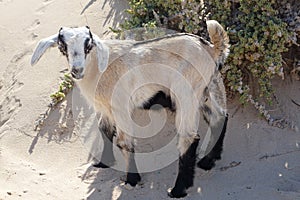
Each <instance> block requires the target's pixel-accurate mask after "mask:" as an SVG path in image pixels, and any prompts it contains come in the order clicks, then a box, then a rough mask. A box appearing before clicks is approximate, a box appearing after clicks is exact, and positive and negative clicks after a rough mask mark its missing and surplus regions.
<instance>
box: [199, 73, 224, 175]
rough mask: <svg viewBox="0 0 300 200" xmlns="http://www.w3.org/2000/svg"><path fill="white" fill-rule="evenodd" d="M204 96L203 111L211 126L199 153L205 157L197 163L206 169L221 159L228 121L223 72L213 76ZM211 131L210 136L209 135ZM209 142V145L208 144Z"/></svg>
mask: <svg viewBox="0 0 300 200" xmlns="http://www.w3.org/2000/svg"><path fill="white" fill-rule="evenodd" d="M202 98H203V105H202V106H201V112H202V114H203V116H204V119H205V121H206V122H207V123H208V125H209V127H208V132H207V135H206V136H205V138H204V140H203V143H202V145H201V148H200V153H199V157H200V156H204V157H203V158H202V159H201V160H200V161H199V162H198V163H197V166H198V167H199V168H201V169H204V170H210V169H212V168H213V167H214V166H215V162H216V160H220V159H221V153H222V150H223V141H224V137H225V132H226V127H227V121H228V115H227V113H226V93H225V87H224V84H223V80H222V77H221V74H217V75H216V76H214V77H213V79H212V80H211V82H210V83H209V85H208V87H207V88H206V89H205V90H204V93H203V95H202ZM209 133H210V137H208V136H209V135H208V134H209ZM207 139H208V141H207ZM203 144H204V145H203ZM207 144H208V146H206V145H207ZM203 147H205V148H203Z"/></svg>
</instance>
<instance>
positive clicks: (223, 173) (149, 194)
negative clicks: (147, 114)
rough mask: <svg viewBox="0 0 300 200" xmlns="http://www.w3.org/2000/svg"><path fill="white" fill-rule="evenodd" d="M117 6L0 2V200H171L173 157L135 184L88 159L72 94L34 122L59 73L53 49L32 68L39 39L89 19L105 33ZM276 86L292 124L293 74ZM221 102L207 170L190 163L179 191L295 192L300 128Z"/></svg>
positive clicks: (299, 182) (298, 86)
mask: <svg viewBox="0 0 300 200" xmlns="http://www.w3.org/2000/svg"><path fill="white" fill-rule="evenodd" d="M125 7H126V1H125V0H124V1H123V0H122V1H113V0H106V1H103V0H98V1H95V0H92V1H88V0H86V1H83V0H79V1H76V2H74V1H66V0H61V1H58V0H43V1H38V0H26V1H20V0H19V1H17V0H1V1H0V12H1V18H0V32H1V34H0V35H1V39H0V59H1V63H2V64H1V67H0V77H1V78H0V199H1V200H4V199H5V200H6V199H8V200H9V199H43V200H45V199H49V200H50V199H66V200H69V199H70V200H71V199H72V200H75V199H90V200H94V199H101V200H102V199H103V200H106V199H108V200H110V199H169V198H168V197H167V193H166V191H167V189H168V188H170V187H172V186H173V184H174V181H175V177H176V173H177V162H174V163H172V164H170V165H169V166H167V167H165V168H163V169H160V170H157V171H154V172H149V173H144V174H142V179H143V181H142V184H140V185H139V186H137V187H136V188H133V189H131V190H128V189H127V188H126V187H124V185H123V184H122V181H121V180H120V177H121V176H122V175H123V174H124V173H123V172H119V171H116V170H113V169H96V168H93V167H91V158H90V156H89V151H88V149H87V148H85V146H84V145H83V144H82V140H81V138H80V136H79V135H77V134H76V132H74V127H75V125H74V119H73V118H72V98H71V95H68V97H67V100H66V101H64V102H63V103H62V104H61V105H59V106H58V107H57V108H56V109H54V110H53V111H52V112H51V114H50V115H49V117H48V118H47V119H46V120H45V123H44V125H43V126H42V127H41V129H40V130H39V131H34V130H33V129H34V122H35V120H36V119H37V118H38V117H39V116H40V114H41V113H43V112H45V110H47V105H48V104H49V102H50V97H49V95H50V94H51V93H53V92H55V91H56V90H57V87H58V83H59V81H60V77H62V76H63V73H64V72H65V71H67V62H66V60H65V58H64V57H63V56H61V55H60V53H58V51H57V49H51V50H49V52H47V56H45V57H43V58H42V59H41V60H40V62H39V64H38V65H36V66H34V67H32V66H30V64H29V63H30V58H31V55H32V52H33V49H34V47H35V46H36V44H37V42H38V41H39V40H40V39H42V38H44V37H47V36H49V35H52V34H55V33H57V31H58V29H59V28H60V27H61V26H82V25H89V26H90V27H91V29H92V30H93V32H95V33H97V34H98V35H99V36H100V37H102V38H109V37H110V35H111V33H110V32H109V27H117V25H118V23H119V22H120V21H121V20H122V19H124V17H125V14H124V12H123V9H124V8H125ZM276 88H277V94H278V97H279V102H278V105H276V106H275V108H274V113H276V114H277V113H280V115H278V116H279V117H286V118H288V119H289V120H291V121H294V122H295V124H296V125H297V126H298V127H300V107H299V106H297V105H296V104H294V103H293V102H292V101H291V99H292V100H294V101H295V102H300V82H299V81H292V80H286V81H285V82H279V81H278V82H276ZM228 110H229V116H230V119H229V124H228V132H227V135H226V138H225V143H224V152H223V158H222V160H221V161H219V162H217V165H216V167H215V168H214V169H213V170H211V171H209V172H205V171H203V170H201V169H197V170H196V177H195V183H194V186H193V187H192V188H190V189H189V195H188V196H187V197H186V199H209V200H227V199H228V200H232V199H237V200H248V199H249V200H250V199H251V200H252V199H258V200H267V199H272V200H283V199H284V200H285V199H286V200H297V199H300V133H299V132H295V131H293V130H289V129H279V128H275V127H271V126H269V125H268V124H267V123H266V121H264V120H263V119H261V118H260V117H259V115H258V113H257V112H256V111H255V110H254V109H253V108H252V107H251V106H249V107H245V108H244V107H240V106H239V105H238V104H237V102H236V101H231V102H229V105H228ZM278 111H280V112H278ZM59 122H62V123H59ZM64 123H65V125H66V127H64V126H61V124H64ZM170 127H172V126H171V125H170ZM167 128H168V127H167ZM169 131H171V132H172V130H171V128H170V130H169Z"/></svg>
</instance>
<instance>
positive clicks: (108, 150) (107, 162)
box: [93, 117, 116, 168]
mask: <svg viewBox="0 0 300 200" xmlns="http://www.w3.org/2000/svg"><path fill="white" fill-rule="evenodd" d="M99 131H100V133H101V135H102V139H103V145H104V146H103V152H102V156H101V160H100V162H99V163H97V164H94V165H93V166H94V167H98V168H109V167H111V166H113V165H114V164H115V157H114V154H113V137H114V136H115V134H116V127H115V126H114V125H113V124H112V123H111V122H110V121H109V120H108V119H107V118H105V117H102V118H101V119H100V122H99Z"/></svg>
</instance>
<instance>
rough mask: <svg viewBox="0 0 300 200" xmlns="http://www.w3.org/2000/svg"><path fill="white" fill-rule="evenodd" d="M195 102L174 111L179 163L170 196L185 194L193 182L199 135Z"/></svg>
mask: <svg viewBox="0 0 300 200" xmlns="http://www.w3.org/2000/svg"><path fill="white" fill-rule="evenodd" d="M193 105H197V104H196V103H194V104H191V105H188V104H184V105H183V106H182V109H181V110H177V111H176V128H177V131H178V133H179V138H178V149H179V153H180V156H179V163H178V174H177V178H176V182H175V186H174V187H173V188H172V190H171V191H170V192H169V193H168V195H169V196H170V197H172V198H181V197H184V196H186V195H187V193H186V190H187V189H188V188H189V187H192V186H193V184H194V175H195V165H196V158H197V147H198V144H199V140H200V137H199V135H198V133H197V129H198V120H199V113H198V111H197V109H195V108H196V107H197V106H193Z"/></svg>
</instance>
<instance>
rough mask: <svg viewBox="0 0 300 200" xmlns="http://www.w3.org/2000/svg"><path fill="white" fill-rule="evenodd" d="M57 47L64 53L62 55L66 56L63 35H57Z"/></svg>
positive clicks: (66, 49)
mask: <svg viewBox="0 0 300 200" xmlns="http://www.w3.org/2000/svg"><path fill="white" fill-rule="evenodd" d="M57 43H58V49H59V50H60V52H61V53H62V54H63V55H64V56H68V54H67V51H68V48H67V44H66V43H65V41H64V37H63V35H59V36H58V42H57Z"/></svg>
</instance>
